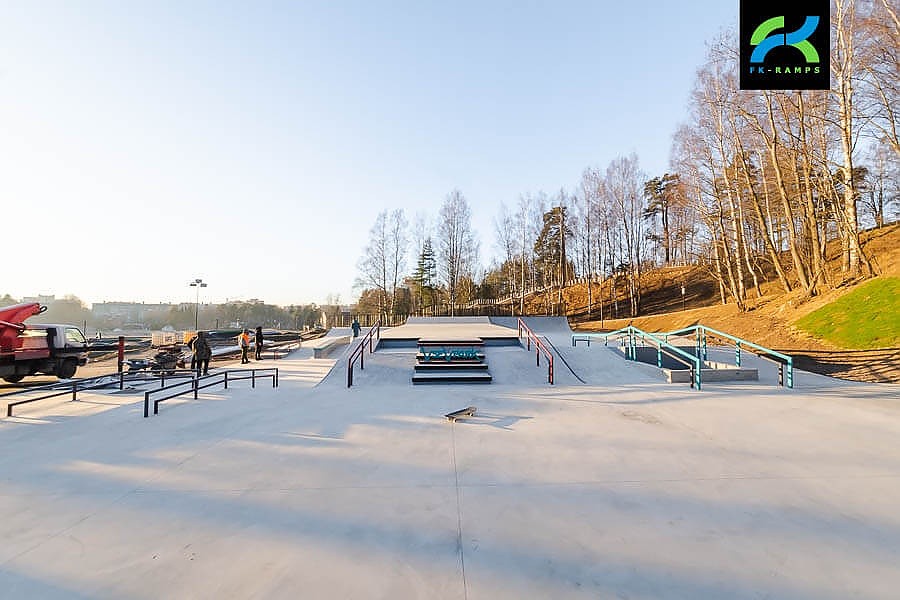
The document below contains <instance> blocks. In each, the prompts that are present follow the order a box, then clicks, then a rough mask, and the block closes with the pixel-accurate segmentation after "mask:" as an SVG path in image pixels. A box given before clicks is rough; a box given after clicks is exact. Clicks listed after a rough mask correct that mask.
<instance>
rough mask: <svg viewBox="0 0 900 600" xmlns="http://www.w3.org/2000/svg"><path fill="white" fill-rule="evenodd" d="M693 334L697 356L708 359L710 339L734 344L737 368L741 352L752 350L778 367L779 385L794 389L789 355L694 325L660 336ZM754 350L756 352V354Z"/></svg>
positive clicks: (792, 368)
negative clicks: (708, 340) (708, 342)
mask: <svg viewBox="0 0 900 600" xmlns="http://www.w3.org/2000/svg"><path fill="white" fill-rule="evenodd" d="M691 334H694V345H695V347H696V349H697V356H701V357H702V358H703V360H706V359H707V338H708V337H712V338H717V339H719V340H722V341H724V342H729V343H733V344H734V365H735V366H736V367H740V366H741V350H742V349H750V348H752V350H747V351H748V352H750V353H751V354H755V355H756V356H758V357H760V358H762V359H765V360H767V361H769V362H773V363H775V364H777V365H778V385H780V386H783V387H787V388H793V387H794V359H793V357H791V356H788V355H787V354H783V353H781V352H778V351H776V350H772V349H770V348H766V347H765V346H760V345H759V344H754V343H753V342H750V341H747V340H744V339H741V338H739V337H737V336H734V335H731V334H730V333H725V332H723V331H718V330H716V329H713V328H712V327H707V326H706V325H692V326H690V327H685V328H684V329H678V330H675V331H670V332H668V333H665V334H660V335H663V336H664V338H665V340H666V341H668V339H669V337H687V336H690V335H691ZM753 350H755V352H754V351H753Z"/></svg>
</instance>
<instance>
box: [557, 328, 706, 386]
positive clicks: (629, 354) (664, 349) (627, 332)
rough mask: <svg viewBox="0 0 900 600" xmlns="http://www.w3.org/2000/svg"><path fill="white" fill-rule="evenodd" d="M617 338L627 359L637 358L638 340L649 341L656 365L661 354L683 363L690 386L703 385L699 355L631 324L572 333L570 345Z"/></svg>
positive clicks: (658, 363)
mask: <svg viewBox="0 0 900 600" xmlns="http://www.w3.org/2000/svg"><path fill="white" fill-rule="evenodd" d="M611 337H612V338H614V339H616V340H618V341H619V342H620V343H622V345H623V346H624V347H625V358H626V359H628V360H637V345H638V340H640V342H641V344H647V343H648V342H649V343H650V345H651V346H653V347H655V348H656V366H657V367H658V368H662V357H663V354H665V355H666V356H668V357H669V358H671V359H673V360H674V361H676V362H678V363H680V364H683V365H685V366H686V367H688V369H690V371H691V387H692V388H695V389H697V390H700V389H702V387H703V361H701V360H700V358H699V356H693V355H691V354H688V353H687V352H685V351H684V350H682V349H681V348H677V347H676V346H673V345H672V344H670V343H669V342H668V341H667V340H665V339H662V338H660V337H657V336H656V335H654V334H652V333H647V332H646V331H643V330H641V329H638V328H637V327H635V326H633V325H629V326H628V327H623V328H622V329H617V330H616V331H610V332H609V333H574V334H572V345H573V346H577V345H578V342H587V343H588V345H590V343H591V339H602V340H603V343H604V345H609V338H611Z"/></svg>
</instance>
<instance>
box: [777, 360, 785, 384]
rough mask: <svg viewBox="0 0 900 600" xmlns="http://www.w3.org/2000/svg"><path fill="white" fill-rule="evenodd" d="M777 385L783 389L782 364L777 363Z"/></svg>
mask: <svg viewBox="0 0 900 600" xmlns="http://www.w3.org/2000/svg"><path fill="white" fill-rule="evenodd" d="M778 385H780V386H782V387H784V363H783V362H779V363H778Z"/></svg>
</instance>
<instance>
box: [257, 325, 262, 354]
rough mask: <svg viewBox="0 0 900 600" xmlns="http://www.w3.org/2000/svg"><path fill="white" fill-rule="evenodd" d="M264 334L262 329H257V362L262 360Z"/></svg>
mask: <svg viewBox="0 0 900 600" xmlns="http://www.w3.org/2000/svg"><path fill="white" fill-rule="evenodd" d="M262 351H263V332H262V327H257V328H256V360H262Z"/></svg>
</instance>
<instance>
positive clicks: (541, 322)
mask: <svg viewBox="0 0 900 600" xmlns="http://www.w3.org/2000/svg"><path fill="white" fill-rule="evenodd" d="M487 318H489V319H490V320H491V323H493V324H494V325H500V326H502V327H510V328H512V329H518V327H519V318H518V317H487ZM522 320H523V321H525V324H526V325H528V327H529V328H530V329H531V330H532V331H533V332H535V333H537V334H542V333H560V332H562V333H566V334H571V333H572V328H571V327H569V320H568V319H567V318H566V317H522Z"/></svg>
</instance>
